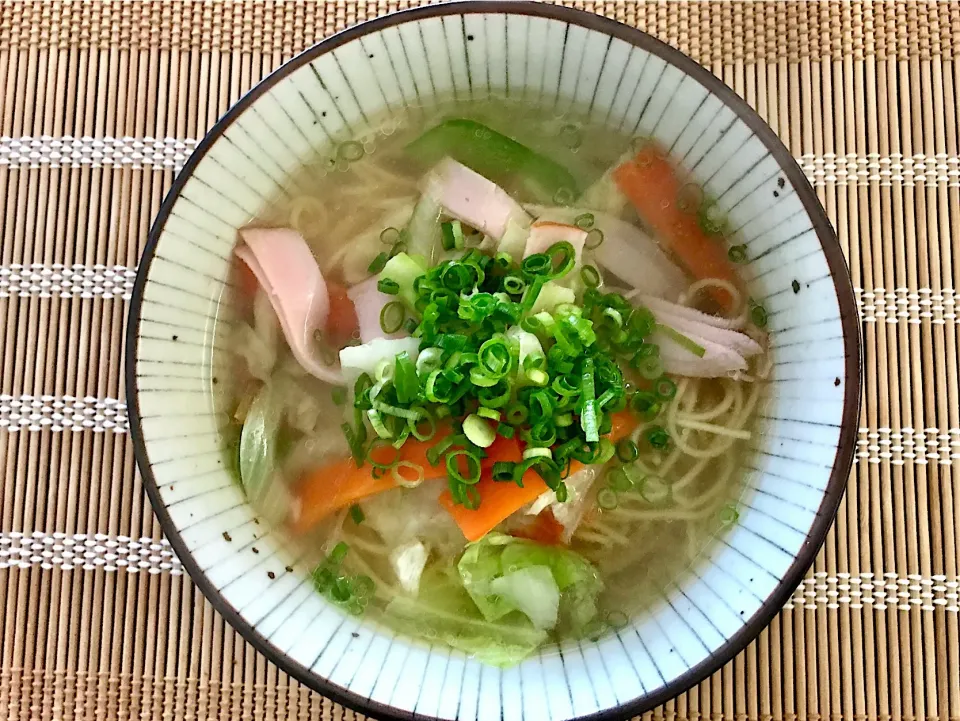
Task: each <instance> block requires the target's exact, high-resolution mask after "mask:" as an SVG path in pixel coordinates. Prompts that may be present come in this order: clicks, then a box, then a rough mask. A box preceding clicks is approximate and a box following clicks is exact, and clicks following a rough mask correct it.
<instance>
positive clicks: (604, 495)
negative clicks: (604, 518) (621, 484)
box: [597, 488, 619, 511]
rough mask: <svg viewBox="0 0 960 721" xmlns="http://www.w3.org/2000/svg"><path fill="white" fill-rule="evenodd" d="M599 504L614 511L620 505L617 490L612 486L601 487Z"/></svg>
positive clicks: (598, 498) (604, 508)
mask: <svg viewBox="0 0 960 721" xmlns="http://www.w3.org/2000/svg"><path fill="white" fill-rule="evenodd" d="M597 505H598V506H600V508H602V509H603V510H605V511H612V510H613V509H614V508H616V507H617V506H618V505H619V501H618V499H617V492H616V491H615V490H613V489H612V488H601V489H600V490H599V491H597Z"/></svg>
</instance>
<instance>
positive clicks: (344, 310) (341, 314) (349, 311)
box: [327, 282, 360, 347]
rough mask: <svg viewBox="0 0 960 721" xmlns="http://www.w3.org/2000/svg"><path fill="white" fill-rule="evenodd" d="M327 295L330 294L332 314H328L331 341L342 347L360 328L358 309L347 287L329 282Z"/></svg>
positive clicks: (328, 331)
mask: <svg viewBox="0 0 960 721" xmlns="http://www.w3.org/2000/svg"><path fill="white" fill-rule="evenodd" d="M327 295H328V296H330V314H329V315H328V316H327V334H328V335H329V337H330V343H331V344H332V345H333V346H335V347H340V346H342V345H344V344H345V343H347V341H349V340H350V338H351V337H352V336H353V334H354V333H356V332H357V331H358V330H359V329H360V325H359V323H358V321H357V311H356V309H355V308H354V307H353V301H352V300H350V298H349V297H348V296H347V289H346V288H344V287H343V286H342V285H338V284H337V283H329V282H328V283H327Z"/></svg>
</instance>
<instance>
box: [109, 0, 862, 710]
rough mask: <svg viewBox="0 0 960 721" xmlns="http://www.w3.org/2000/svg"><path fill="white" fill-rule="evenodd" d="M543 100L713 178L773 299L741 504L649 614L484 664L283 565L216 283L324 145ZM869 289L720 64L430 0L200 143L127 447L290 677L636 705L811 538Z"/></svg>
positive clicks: (585, 27)
mask: <svg viewBox="0 0 960 721" xmlns="http://www.w3.org/2000/svg"><path fill="white" fill-rule="evenodd" d="M444 93H447V94H449V93H455V94H457V93H458V94H462V95H463V96H467V95H471V94H472V95H477V94H486V93H492V94H500V95H506V96H509V97H518V96H519V97H529V98H534V97H542V96H544V95H545V96H546V97H547V98H548V102H554V103H555V104H556V106H557V107H558V108H562V107H564V106H566V105H570V104H579V105H583V106H585V107H588V108H589V109H590V113H591V114H592V115H594V116H596V117H599V118H602V119H604V120H605V122H607V123H608V124H610V125H611V126H615V127H619V128H623V129H625V130H626V131H627V132H631V133H636V134H644V135H648V136H653V137H654V138H656V139H657V140H658V141H660V142H661V143H662V144H663V145H664V146H666V147H667V148H670V149H671V151H672V153H673V155H675V156H676V157H678V158H681V159H682V164H683V165H684V166H685V167H686V168H688V169H690V170H691V171H692V174H693V176H694V178H695V179H696V180H697V181H699V182H700V183H702V184H703V185H704V186H705V188H706V190H707V191H708V192H709V193H710V194H712V195H713V196H715V197H717V198H718V201H719V204H720V206H721V208H722V209H723V210H724V211H725V212H726V213H727V214H728V216H729V218H730V220H731V222H732V225H733V226H734V227H735V228H737V229H739V233H740V236H741V238H742V242H744V243H746V245H747V249H748V257H749V258H751V262H750V263H749V265H747V266H746V267H745V271H744V272H745V275H746V278H747V280H748V282H749V284H750V287H751V290H752V292H753V294H754V296H755V297H756V298H758V299H759V300H760V301H761V302H762V303H763V304H764V305H765V307H766V309H767V311H768V313H769V329H770V338H771V343H772V351H773V358H774V365H773V370H772V376H771V380H770V384H769V385H770V392H769V402H768V404H767V405H766V409H765V411H764V413H763V423H764V430H765V432H764V433H763V434H762V436H761V437H760V441H759V443H758V444H757V449H756V455H755V457H754V459H753V463H752V469H751V470H750V474H749V478H748V480H747V488H746V491H745V495H744V499H743V506H742V509H741V512H740V516H739V519H738V520H737V522H736V523H735V525H734V527H732V528H731V529H730V530H729V531H728V532H726V533H725V534H723V536H722V537H721V539H720V541H719V542H717V543H715V544H714V545H713V546H711V547H710V549H709V551H708V552H707V554H706V556H704V557H702V558H700V559H699V561H698V562H697V563H696V565H695V567H694V568H693V569H692V573H690V574H689V576H688V577H686V578H685V580H683V581H681V582H679V583H678V585H676V586H675V587H673V588H671V589H669V590H668V591H667V592H666V594H665V596H664V601H663V603H662V604H660V605H659V606H658V607H657V608H655V609H654V610H653V611H651V612H650V613H647V614H643V615H641V616H640V617H638V618H635V619H634V620H633V621H632V622H631V623H630V624H629V625H627V626H626V627H624V628H622V629H620V630H619V631H617V632H615V633H611V634H610V635H608V636H606V637H604V638H602V639H600V640H599V641H597V642H589V641H584V642H581V643H576V644H566V645H564V646H563V647H562V648H560V649H552V650H545V651H544V652H542V653H541V654H539V655H535V656H534V657H532V658H529V659H528V660H526V661H525V662H523V663H522V664H520V665H519V666H516V667H514V668H509V669H506V670H501V669H499V668H495V667H491V666H485V665H483V664H481V663H479V662H477V661H475V660H472V659H470V658H467V657H465V656H463V655H462V654H460V653H458V652H453V651H450V650H449V649H447V648H439V647H438V648H431V647H429V646H428V645H425V644H424V643H421V642H418V641H412V640H409V639H407V638H405V637H400V636H395V635H393V634H391V633H390V632H387V631H384V630H382V629H380V628H379V627H375V626H373V625H372V624H370V623H365V622H364V621H363V620H362V619H359V618H356V617H353V616H347V615H344V614H343V613H341V612H340V611H339V610H338V609H337V608H335V607H333V606H331V605H329V604H328V603H327V602H326V601H325V600H324V599H323V598H322V597H321V596H320V595H319V594H317V593H316V592H315V591H314V590H313V589H312V586H311V582H310V580H309V577H308V573H307V570H306V569H301V568H299V567H297V566H296V565H291V561H290V559H289V558H287V551H286V550H285V547H284V543H283V538H282V537H280V536H279V535H277V534H275V533H273V532H271V531H269V530H268V529H267V528H266V527H265V526H264V525H259V524H257V523H256V522H255V518H254V513H253V511H252V509H251V508H250V507H249V506H248V505H247V503H246V501H245V499H244V497H243V496H242V494H241V493H240V491H239V489H238V488H237V486H236V485H235V484H234V483H233V481H232V480H231V478H230V477H229V476H228V474H227V472H226V471H225V470H224V468H223V464H222V453H221V449H220V447H219V443H218V434H217V422H216V417H215V414H214V411H213V405H212V390H213V385H212V384H213V383H214V382H215V381H214V377H215V376H216V373H217V370H216V362H217V361H216V356H215V355H214V354H213V353H212V345H213V344H214V343H216V339H215V338H214V327H215V322H214V321H215V318H216V313H217V300H218V298H219V297H220V296H221V293H222V292H223V291H224V288H225V283H226V282H227V281H226V278H227V273H228V267H229V264H230V258H231V250H232V247H233V245H234V242H235V240H236V231H237V228H238V227H240V226H242V225H243V224H244V223H245V222H246V221H247V220H248V219H249V218H250V216H251V215H252V214H253V213H255V212H256V211H257V210H258V209H259V208H260V207H261V206H262V204H263V203H264V202H265V199H267V198H269V197H270V196H271V195H273V194H275V193H276V192H277V191H278V189H279V188H280V186H281V184H282V183H283V182H284V180H285V179H286V178H287V176H288V174H289V173H290V172H291V171H293V170H294V169H296V168H297V166H298V165H299V164H301V163H302V161H303V160H304V159H305V158H307V157H309V156H310V155H311V154H312V153H314V152H315V151H316V150H317V149H320V148H323V147H324V146H328V145H329V144H330V143H331V142H340V141H344V140H348V139H351V138H353V137H355V136H356V135H358V134H360V133H363V132H365V131H367V130H369V128H368V126H367V119H368V118H370V117H373V116H376V115H382V114H383V113H384V112H388V113H398V114H401V113H403V112H404V109H405V107H407V106H408V105H411V104H415V103H419V102H422V101H423V100H424V99H426V98H428V97H429V96H431V95H434V94H444ZM858 327H859V325H858V321H857V311H856V305H855V302H854V295H853V292H852V288H851V284H850V279H849V276H848V273H847V269H846V266H845V264H844V259H843V255H842V254H841V250H840V247H839V245H838V244H837V240H836V238H835V236H834V233H833V231H832V229H831V227H830V225H829V223H828V221H827V218H826V217H825V215H824V212H823V209H822V208H821V207H820V205H819V204H818V202H817V199H816V197H815V195H814V193H813V191H812V190H811V188H810V186H809V185H808V183H807V181H806V179H805V178H804V176H803V174H802V173H801V171H800V168H799V167H798V165H797V163H796V162H795V160H794V159H793V158H792V157H791V156H790V154H789V152H788V151H787V149H786V148H785V147H784V146H783V145H782V144H781V143H780V141H779V140H778V139H777V137H776V136H775V135H774V133H773V132H772V131H771V130H770V129H769V128H768V127H767V126H766V125H765V124H764V123H763V121H762V120H761V119H760V118H759V117H758V116H757V115H756V114H755V113H754V112H753V111H752V110H750V108H749V107H748V106H747V105H746V103H744V102H743V101H742V100H741V99H740V98H739V97H738V96H736V95H735V94H734V93H733V92H732V91H731V90H730V89H728V88H727V87H725V86H724V85H723V84H722V83H721V82H720V81H719V80H717V79H716V78H715V77H714V76H713V75H711V74H710V73H709V72H707V71H706V70H704V69H703V68H702V67H700V66H699V65H697V64H696V63H695V62H693V61H692V60H690V59H689V58H687V57H686V56H684V55H682V54H681V53H680V52H678V51H676V50H674V49H672V48H670V47H668V46H666V45H664V44H662V43H660V42H658V41H657V40H655V39H654V38H652V37H649V36H648V35H645V34H644V33H641V32H639V31H637V30H634V29H631V28H628V27H626V26H624V25H621V24H619V23H616V22H613V21H611V20H607V19H604V18H602V17H599V16H595V15H592V14H587V13H584V12H580V11H576V10H572V9H566V8H562V7H555V6H552V5H540V4H527V3H519V2H482V1H477V2H469V3H462V4H447V5H434V6H428V7H422V8H418V9H414V10H410V11H406V12H402V13H398V14H394V15H388V16H386V17H381V18H378V19H376V20H373V21H370V22H367V23H364V24H362V25H358V26H355V27H352V28H350V29H348V30H346V31H344V32H342V33H340V34H338V35H335V36H333V37H331V38H329V39H327V40H325V41H324V42H322V43H320V44H319V45H317V46H315V47H313V48H311V49H310V50H308V51H306V52H305V53H303V54H302V55H300V56H298V57H297V58H295V59H293V60H291V61H290V62H288V63H287V64H285V65H284V66H283V67H282V68H280V69H279V70H278V71H277V72H275V73H274V74H272V75H271V76H270V77H269V78H267V79H266V80H264V81H263V82H262V83H260V84H259V85H258V86H257V87H256V88H254V89H253V90H252V91H251V92H250V93H249V94H248V95H246V96H245V97H244V98H243V99H242V100H241V101H240V102H239V103H238V104H237V105H236V106H234V107H233V108H232V109H231V110H230V112H228V113H227V114H226V115H225V116H224V117H223V118H222V119H221V120H220V121H219V122H218V123H217V125H216V126H215V127H214V128H213V130H212V131H211V132H210V133H209V134H208V135H207V136H206V137H205V138H204V139H203V141H202V142H201V143H200V144H199V146H198V147H197V149H196V151H195V152H194V154H193V155H192V156H191V157H190V159H189V161H188V162H187V164H186V166H185V167H184V169H183V171H182V172H181V173H180V175H179V176H178V177H177V179H176V182H175V183H174V186H173V188H172V190H171V191H170V194H169V195H168V196H167V198H166V200H165V202H164V204H163V207H162V209H161V211H160V215H159V217H158V218H157V220H156V223H155V225H154V226H153V229H152V232H151V234H150V239H149V243H148V245H147V248H146V251H145V252H144V255H143V260H142V262H141V265H140V268H139V273H138V274H137V280H136V284H135V287H134V292H133V299H132V304H131V308H130V320H129V327H128V330H127V348H126V353H127V358H126V360H127V398H128V399H129V404H130V415H131V432H132V436H133V439H134V444H135V448H136V457H137V462H138V465H139V467H140V471H141V473H142V476H143V479H144V483H145V485H146V488H147V491H148V493H149V495H150V500H151V501H152V503H153V507H154V510H155V511H156V513H157V515H158V517H159V518H160V522H161V525H162V527H163V530H164V532H165V534H166V536H167V538H168V539H169V541H170V543H171V545H172V546H173V548H174V549H175V550H176V552H177V555H178V556H179V557H180V559H181V561H182V562H183V565H184V567H185V568H186V569H187V571H188V572H189V574H190V576H191V577H192V578H193V580H194V582H196V584H197V585H198V586H199V587H200V589H201V591H202V592H203V593H204V594H205V595H206V597H207V598H208V599H210V601H211V603H212V604H213V605H214V607H215V608H216V609H218V611H219V612H220V613H222V614H223V615H224V616H225V617H226V619H227V620H228V621H229V622H230V624H231V625H233V626H234V627H235V628H236V629H237V630H238V631H239V632H240V633H241V634H242V635H243V637H244V638H246V639H247V640H248V641H249V642H250V643H252V644H253V645H254V646H255V647H256V648H257V649H258V650H259V651H261V652H262V653H263V654H265V655H266V656H267V658H269V659H270V660H271V661H273V662H274V663H276V664H277V665H278V666H279V667H280V668H281V669H283V670H284V671H286V672H287V673H288V674H290V675H292V676H294V677H295V678H297V679H299V680H300V681H301V682H303V683H305V684H306V685H307V686H310V687H312V688H314V689H316V690H317V691H319V692H321V693H323V694H324V695H326V696H328V697H330V698H332V699H335V700H337V701H339V702H342V703H343V704H346V705H347V706H350V707H353V708H355V709H358V710H361V711H363V712H366V713H368V714H371V715H373V716H376V717H379V718H384V719H411V718H414V717H416V718H419V719H424V718H426V719H432V718H442V719H484V720H485V719H506V720H508V721H509V720H511V719H517V720H519V719H526V720H528V721H533V720H536V721H540V720H541V719H552V720H553V721H561V720H562V719H573V718H595V719H610V718H627V717H631V716H634V715H637V714H639V713H641V712H643V711H646V710H648V709H650V708H652V707H653V706H655V705H656V704H659V703H661V702H663V701H665V700H667V699H668V698H670V697H672V696H674V695H676V694H678V693H680V692H682V691H684V690H685V689H687V688H688V687H690V686H692V685H694V684H696V683H698V682H699V681H700V680H702V679H703V678H704V677H706V676H707V675H709V674H711V673H712V672H714V671H716V670H717V669H718V668H719V667H720V666H721V665H722V664H723V663H725V662H727V661H729V660H730V659H731V658H733V656H734V655H735V654H737V653H738V652H739V651H740V650H741V649H743V648H744V646H746V645H747V643H748V642H750V641H751V640H752V639H753V638H754V637H755V636H756V635H757V634H758V633H759V632H760V631H761V630H762V629H763V628H764V626H765V625H766V624H767V623H768V622H769V621H770V619H771V618H772V617H773V615H774V614H775V613H777V611H778V610H779V609H780V608H781V606H782V604H783V603H784V602H785V601H786V599H787V598H788V596H789V595H790V594H791V592H792V591H793V590H794V589H795V588H796V586H797V584H798V583H799V581H800V580H801V578H802V576H803V574H804V572H805V571H806V570H807V568H808V567H809V566H810V564H811V562H812V561H813V559H814V555H815V553H816V552H817V549H818V548H819V546H820V545H821V543H822V541H823V539H824V536H825V534H826V533H827V529H828V527H829V525H830V523H831V521H832V520H833V517H834V513H835V511H836V508H837V504H838V503H839V501H840V497H841V495H842V493H843V488H844V484H845V482H846V479H847V475H848V472H849V469H850V465H851V462H852V458H853V451H854V442H855V434H856V429H857V413H858V406H859V391H860V350H859V331H858Z"/></svg>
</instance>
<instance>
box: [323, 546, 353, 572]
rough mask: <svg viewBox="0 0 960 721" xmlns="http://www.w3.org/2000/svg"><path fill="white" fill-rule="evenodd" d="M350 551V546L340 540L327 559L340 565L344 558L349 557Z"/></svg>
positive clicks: (335, 564)
mask: <svg viewBox="0 0 960 721" xmlns="http://www.w3.org/2000/svg"><path fill="white" fill-rule="evenodd" d="M349 552H350V546H348V545H347V544H346V543H344V542H343V541H340V542H339V543H338V544H337V545H336V546H334V547H333V550H332V551H330V555H329V556H328V557H327V560H328V561H329V562H330V563H331V564H333V565H334V566H339V565H340V564H341V563H343V559H344V558H346V557H347V554H348V553H349Z"/></svg>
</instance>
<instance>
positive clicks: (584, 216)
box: [573, 213, 595, 230]
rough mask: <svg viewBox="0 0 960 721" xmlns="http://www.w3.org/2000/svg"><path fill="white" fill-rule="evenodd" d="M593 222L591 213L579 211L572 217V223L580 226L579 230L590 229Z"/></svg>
mask: <svg viewBox="0 0 960 721" xmlns="http://www.w3.org/2000/svg"><path fill="white" fill-rule="evenodd" d="M594 222H595V219H594V217H593V213H581V214H580V215H578V216H577V217H576V218H574V219H573V224H574V225H575V226H577V227H578V228H580V230H590V229H591V228H592V227H593V224H594Z"/></svg>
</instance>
